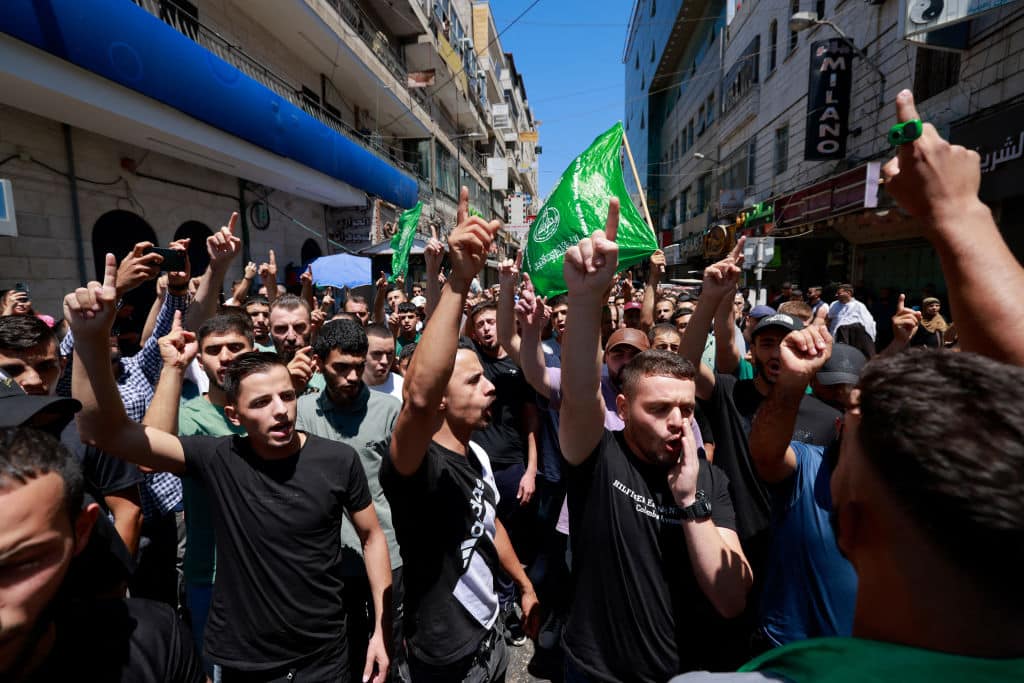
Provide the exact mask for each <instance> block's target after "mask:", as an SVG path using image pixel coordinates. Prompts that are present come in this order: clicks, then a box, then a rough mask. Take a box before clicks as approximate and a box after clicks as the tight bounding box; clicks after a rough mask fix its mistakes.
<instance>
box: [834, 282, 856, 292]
mask: <svg viewBox="0 0 1024 683" xmlns="http://www.w3.org/2000/svg"><path fill="white" fill-rule="evenodd" d="M841 289H845V290H846V291H848V292H851V293H852V292H853V285H851V284H850V283H848V282H844V283H843V284H841V285H837V286H836V291H837V292H838V291H839V290H841Z"/></svg>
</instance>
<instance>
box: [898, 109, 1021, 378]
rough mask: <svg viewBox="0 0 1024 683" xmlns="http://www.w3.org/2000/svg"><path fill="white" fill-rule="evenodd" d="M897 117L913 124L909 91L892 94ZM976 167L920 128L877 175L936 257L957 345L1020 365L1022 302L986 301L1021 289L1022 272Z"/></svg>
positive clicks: (969, 156)
mask: <svg viewBox="0 0 1024 683" xmlns="http://www.w3.org/2000/svg"><path fill="white" fill-rule="evenodd" d="M896 113H897V118H898V120H900V121H908V120H910V119H920V115H919V114H918V113H917V108H916V107H915V106H914V96H913V95H912V94H911V92H910V91H909V90H904V91H902V92H901V93H900V94H899V95H897V96H896ZM980 161H981V159H980V157H979V156H978V153H977V152H974V151H972V150H969V149H966V148H964V147H961V146H959V145H950V144H949V143H948V142H946V141H945V140H943V139H942V138H941V137H940V136H939V134H938V132H937V131H936V130H935V127H934V126H932V125H931V124H929V123H926V124H924V131H923V133H922V135H921V137H920V138H918V139H917V140H915V141H914V142H912V143H908V144H904V145H901V146H900V148H899V152H898V154H897V156H896V157H894V158H893V159H892V160H890V161H889V163H887V164H886V165H885V166H884V167H883V168H882V173H883V175H884V178H885V188H886V190H887V191H888V192H889V193H890V194H891V195H892V196H893V197H894V198H895V199H896V201H897V202H899V204H900V206H901V207H903V209H904V210H906V211H907V213H909V214H910V215H912V216H915V217H917V218H918V219H920V220H921V222H922V223H923V224H924V225H925V232H926V236H927V238H928V240H929V241H930V242H931V243H932V246H934V247H935V251H936V252H937V253H938V254H939V259H940V261H941V262H942V273H943V275H944V276H945V278H946V283H947V285H948V289H949V303H950V308H951V310H952V312H953V319H954V320H955V321H956V327H957V330H958V331H959V333H960V347H961V348H962V349H963V350H964V351H974V352H976V353H981V354H984V355H986V356H990V357H992V358H995V359H996V360H1000V361H1003V362H1006V363H1013V364H1015V365H1024V299H1022V298H1021V297H1019V296H1016V297H1013V296H1011V297H995V296H992V295H991V293H992V292H1019V291H1024V268H1021V265H1020V263H1018V262H1017V259H1016V258H1014V256H1013V254H1012V253H1011V252H1010V249H1009V248H1008V247H1007V246H1006V242H1004V241H1003V237H1002V235H1001V234H1000V232H999V228H998V227H997V226H996V223H995V221H994V220H993V219H992V212H991V211H990V210H989V208H988V207H987V206H985V204H983V203H982V202H981V199H979V198H978V189H979V188H980V186H981V165H980Z"/></svg>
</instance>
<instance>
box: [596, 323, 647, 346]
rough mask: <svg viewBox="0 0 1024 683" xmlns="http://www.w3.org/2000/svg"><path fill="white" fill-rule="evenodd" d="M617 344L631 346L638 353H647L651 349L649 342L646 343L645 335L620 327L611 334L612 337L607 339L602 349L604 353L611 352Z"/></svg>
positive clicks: (633, 329) (631, 328)
mask: <svg viewBox="0 0 1024 683" xmlns="http://www.w3.org/2000/svg"><path fill="white" fill-rule="evenodd" d="M619 344H626V345H628V346H632V347H633V348H634V349H637V350H639V351H647V350H649V349H650V348H651V342H650V341H648V339H647V335H646V334H644V333H643V332H641V331H640V330H638V329H636V328H633V327H620V328H619V329H617V330H615V331H614V332H612V336H610V337H608V343H607V344H605V346H604V349H605V351H611V350H612V349H614V348H615V347H616V346H618V345H619Z"/></svg>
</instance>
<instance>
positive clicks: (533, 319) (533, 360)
mask: <svg viewBox="0 0 1024 683" xmlns="http://www.w3.org/2000/svg"><path fill="white" fill-rule="evenodd" d="M523 283H524V287H523V291H522V294H520V295H519V302H518V303H517V304H516V311H515V313H516V320H518V321H519V324H520V326H521V327H522V329H523V335H522V338H521V339H520V343H519V349H520V352H519V360H520V361H521V362H520V363H519V367H520V368H522V371H523V377H525V378H526V381H527V382H528V383H529V385H530V386H531V387H533V390H534V391H536V392H537V393H538V394H540V395H541V396H543V397H544V398H546V399H547V400H549V401H550V400H551V384H550V383H549V382H548V373H547V365H546V364H545V362H544V349H543V347H542V346H541V345H540V336H541V331H542V330H543V329H544V328H545V327H546V326H547V324H548V310H547V307H546V306H545V305H544V302H543V301H541V300H540V297H538V296H537V295H536V293H535V292H534V291H533V285H532V283H531V282H530V276H529V275H527V274H526V273H523ZM510 355H511V354H510Z"/></svg>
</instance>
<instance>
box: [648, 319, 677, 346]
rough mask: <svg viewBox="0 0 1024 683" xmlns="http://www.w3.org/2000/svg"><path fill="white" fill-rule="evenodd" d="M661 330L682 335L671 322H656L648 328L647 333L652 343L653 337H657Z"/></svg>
mask: <svg viewBox="0 0 1024 683" xmlns="http://www.w3.org/2000/svg"><path fill="white" fill-rule="evenodd" d="M663 332H668V333H671V334H674V335H676V336H677V337H681V336H683V335H682V333H681V332H680V331H679V330H678V329H676V326H675V325H673V324H672V323H658V324H657V325H655V326H654V327H652V328H651V329H650V331H649V332H648V333H647V338H648V339H649V340H650V341H651V343H652V344H653V343H654V338H655V337H657V336H658V334H660V333H663Z"/></svg>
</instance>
